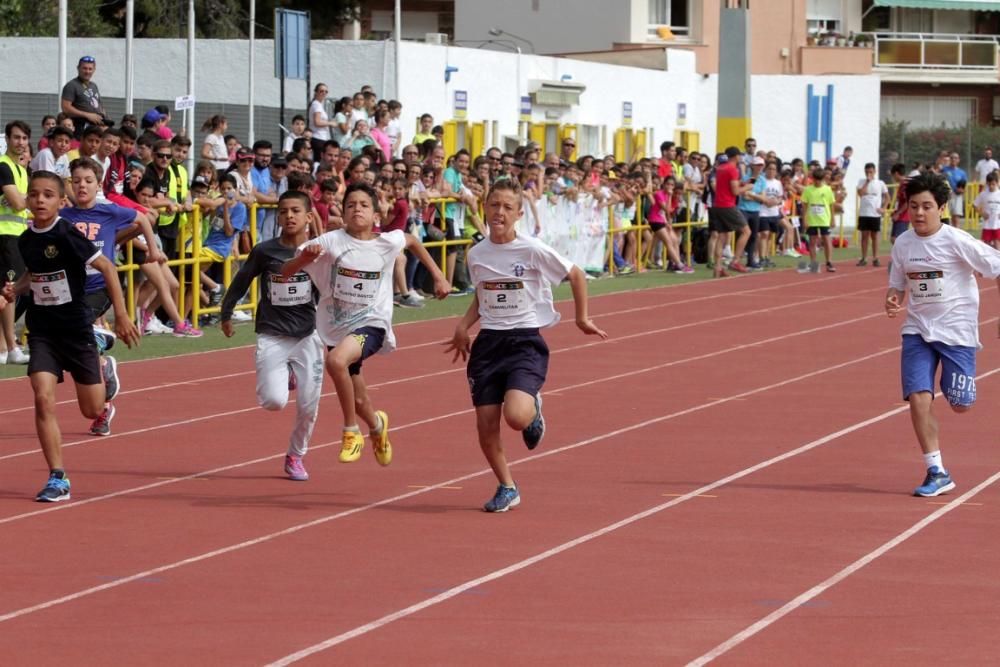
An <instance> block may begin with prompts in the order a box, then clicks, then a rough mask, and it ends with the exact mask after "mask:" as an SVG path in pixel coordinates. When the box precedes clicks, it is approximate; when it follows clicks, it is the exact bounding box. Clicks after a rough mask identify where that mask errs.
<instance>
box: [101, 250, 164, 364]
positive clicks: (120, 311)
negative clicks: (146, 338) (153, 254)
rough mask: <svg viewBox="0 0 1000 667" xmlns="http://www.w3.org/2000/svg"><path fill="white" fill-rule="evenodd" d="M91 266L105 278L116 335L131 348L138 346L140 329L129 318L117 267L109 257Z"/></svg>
mask: <svg viewBox="0 0 1000 667" xmlns="http://www.w3.org/2000/svg"><path fill="white" fill-rule="evenodd" d="M154 247H155V246H154ZM91 266H92V267H93V268H94V269H96V270H97V271H100V272H101V275H102V276H104V285H105V287H106V288H107V290H108V296H109V297H111V304H112V306H113V307H114V310H115V335H116V336H118V338H119V339H121V340H123V341H125V344H126V345H128V346H129V347H132V346H133V345H138V344H139V338H140V334H139V329H137V328H136V326H135V322H133V321H132V318H131V317H129V316H128V309H127V308H126V307H125V298H124V297H123V296H122V286H121V283H119V282H118V271H117V270H116V269H115V265H114V264H112V263H111V260H109V259H108V258H107V257H105V256H103V255H101V256H100V257H98V258H97V259H95V260H94V261H93V262H92V263H91Z"/></svg>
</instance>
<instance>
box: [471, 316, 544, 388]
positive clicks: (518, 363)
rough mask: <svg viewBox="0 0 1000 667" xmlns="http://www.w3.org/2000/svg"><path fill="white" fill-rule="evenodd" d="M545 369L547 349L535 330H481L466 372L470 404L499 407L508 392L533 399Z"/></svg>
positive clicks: (473, 344) (540, 386) (473, 346)
mask: <svg viewBox="0 0 1000 667" xmlns="http://www.w3.org/2000/svg"><path fill="white" fill-rule="evenodd" d="M548 370H549V348H548V346H547V345H546V344H545V341H544V340H543V339H542V336H541V335H540V334H539V333H538V329H511V330H498V329H481V330H480V331H479V335H478V336H476V340H475V341H474V342H473V343H472V354H471V355H469V366H468V368H467V369H466V376H467V378H468V380H469V389H470V391H471V392H472V404H473V405H474V406H476V407H479V406H480V405H500V404H501V403H503V398H504V395H505V394H506V393H507V392H508V391H509V390H511V389H517V390H520V391H523V392H524V393H526V394H531V395H532V396H534V395H535V394H537V393H538V392H539V391H541V389H542V385H543V384H545V375H546V373H548Z"/></svg>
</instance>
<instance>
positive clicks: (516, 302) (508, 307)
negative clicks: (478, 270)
mask: <svg viewBox="0 0 1000 667" xmlns="http://www.w3.org/2000/svg"><path fill="white" fill-rule="evenodd" d="M480 287H481V288H482V290H481V295H482V302H483V305H485V306H486V308H487V310H491V311H493V312H495V313H497V314H500V313H503V312H507V313H516V312H517V311H518V310H519V309H520V308H521V306H522V305H523V304H524V283H523V282H521V281H520V280H491V281H484V282H483V283H482V284H481V285H480Z"/></svg>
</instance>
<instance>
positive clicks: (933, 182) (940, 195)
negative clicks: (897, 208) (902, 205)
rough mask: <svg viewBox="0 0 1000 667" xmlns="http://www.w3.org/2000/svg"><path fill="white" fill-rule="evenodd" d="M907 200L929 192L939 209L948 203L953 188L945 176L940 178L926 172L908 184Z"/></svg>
mask: <svg viewBox="0 0 1000 667" xmlns="http://www.w3.org/2000/svg"><path fill="white" fill-rule="evenodd" d="M905 187H906V198H907V199H913V196H914V195H918V194H920V193H921V192H929V193H931V196H932V197H934V203H936V204H937V205H938V207H941V206H944V205H945V204H947V203H948V198H949V197H950V196H951V188H949V187H948V182H947V181H946V180H945V179H944V177H943V176H938V175H937V174H934V173H932V172H924V173H922V174H920V175H919V176H914V177H913V178H911V179H910V180H908V181H907V182H906V186H905Z"/></svg>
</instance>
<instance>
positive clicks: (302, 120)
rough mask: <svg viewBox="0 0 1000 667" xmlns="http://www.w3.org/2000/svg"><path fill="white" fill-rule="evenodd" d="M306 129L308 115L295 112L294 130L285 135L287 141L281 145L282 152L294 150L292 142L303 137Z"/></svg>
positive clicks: (293, 117)
mask: <svg viewBox="0 0 1000 667" xmlns="http://www.w3.org/2000/svg"><path fill="white" fill-rule="evenodd" d="M305 131H306V117H305V116H303V115H302V114H295V115H294V116H292V131H291V132H289V133H288V136H286V137H285V142H284V143H283V144H282V146H281V152H282V153H288V152H290V151H291V150H292V144H294V143H295V140H296V139H301V138H302V137H303V135H304V134H305Z"/></svg>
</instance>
